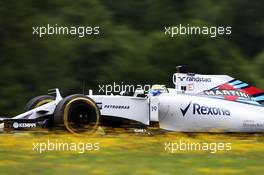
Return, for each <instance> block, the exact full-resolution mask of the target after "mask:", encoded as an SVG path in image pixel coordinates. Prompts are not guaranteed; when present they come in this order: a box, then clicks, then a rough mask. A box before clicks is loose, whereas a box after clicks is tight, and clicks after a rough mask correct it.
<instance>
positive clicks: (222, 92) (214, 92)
mask: <svg viewBox="0 0 264 175" xmlns="http://www.w3.org/2000/svg"><path fill="white" fill-rule="evenodd" d="M204 94H206V95H212V96H215V95H220V96H236V97H244V98H250V97H249V95H248V94H246V93H245V92H241V91H237V90H219V89H217V90H207V91H204Z"/></svg>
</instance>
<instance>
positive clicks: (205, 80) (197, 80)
mask: <svg viewBox="0 0 264 175" xmlns="http://www.w3.org/2000/svg"><path fill="white" fill-rule="evenodd" d="M178 79H180V81H189V82H211V78H205V77H197V76H196V77H178Z"/></svg>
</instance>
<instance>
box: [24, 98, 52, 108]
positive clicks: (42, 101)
mask: <svg viewBox="0 0 264 175" xmlns="http://www.w3.org/2000/svg"><path fill="white" fill-rule="evenodd" d="M54 100H55V97H53V96H51V95H41V96H37V97H35V98H33V99H31V100H30V101H29V102H28V103H27V104H26V106H25V109H24V110H25V111H29V110H31V109H34V108H37V107H39V106H42V105H44V104H47V103H49V102H52V101H54Z"/></svg>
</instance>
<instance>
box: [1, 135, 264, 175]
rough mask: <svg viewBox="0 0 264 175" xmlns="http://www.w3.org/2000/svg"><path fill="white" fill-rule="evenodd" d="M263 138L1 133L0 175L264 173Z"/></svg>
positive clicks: (252, 136)
mask: <svg viewBox="0 0 264 175" xmlns="http://www.w3.org/2000/svg"><path fill="white" fill-rule="evenodd" d="M48 139H49V140H50V141H53V142H67V143H70V142H74V143H79V142H85V143H90V142H91V143H95V142H99V143H100V150H98V151H91V152H85V153H83V154H80V153H78V152H76V151H62V152H60V151H46V152H43V153H39V152H36V151H33V143H36V142H47V140H48ZM179 140H182V141H186V142H187V141H189V142H209V143H212V142H230V143H232V150H231V151H219V152H217V153H215V154H212V153H210V152H209V151H197V152H196V151H193V152H185V151H180V152H177V151H176V152H175V153H169V152H166V151H165V150H164V143H165V142H178V141H179ZM263 163H264V136H262V135H258V136H254V135H251V136H246V135H242V136H241V135H219V134H213V135H211V134H193V135H186V134H180V133H178V134H177V133H170V134H162V135H157V136H143V135H135V134H118V135H97V136H93V137H84V136H81V137H80V136H73V135H69V134H57V135H56V134H27V133H18V134H1V143H0V174H49V175H51V174H71V175H75V174H76V175H80V174H117V175H118V174H120V175H123V174H135V175H137V174H163V175H166V174H254V175H255V174H263V172H264V166H263Z"/></svg>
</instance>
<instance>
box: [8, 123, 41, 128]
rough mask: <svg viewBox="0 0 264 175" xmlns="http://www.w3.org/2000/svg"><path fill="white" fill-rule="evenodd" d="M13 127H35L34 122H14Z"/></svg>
mask: <svg viewBox="0 0 264 175" xmlns="http://www.w3.org/2000/svg"><path fill="white" fill-rule="evenodd" d="M13 127H14V128H35V127H37V124H36V123H18V122H14V123H13Z"/></svg>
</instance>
